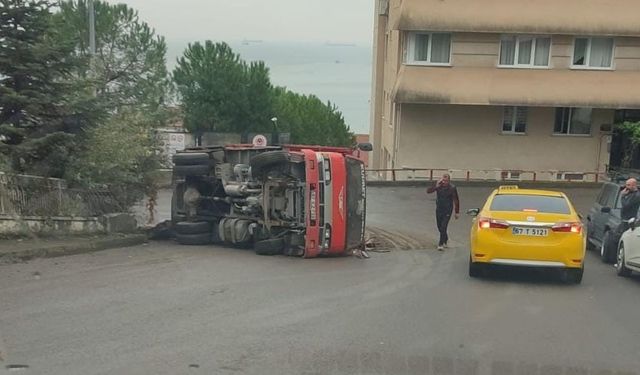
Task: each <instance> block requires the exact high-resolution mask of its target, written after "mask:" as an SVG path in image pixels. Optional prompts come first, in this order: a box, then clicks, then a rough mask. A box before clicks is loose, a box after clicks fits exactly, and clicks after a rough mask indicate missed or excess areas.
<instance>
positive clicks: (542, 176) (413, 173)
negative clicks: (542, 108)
mask: <svg viewBox="0 0 640 375" xmlns="http://www.w3.org/2000/svg"><path fill="white" fill-rule="evenodd" d="M444 174H449V175H450V176H451V179H452V180H458V181H504V182H509V181H512V182H538V181H548V182H601V181H608V180H609V176H608V174H607V173H606V172H576V171H560V170H546V171H541V170H538V171H532V170H516V169H510V170H505V169H446V168H393V169H368V170H367V179H368V180H369V181H384V180H386V181H412V180H421V181H435V180H437V179H439V178H440V177H442V175H444Z"/></svg>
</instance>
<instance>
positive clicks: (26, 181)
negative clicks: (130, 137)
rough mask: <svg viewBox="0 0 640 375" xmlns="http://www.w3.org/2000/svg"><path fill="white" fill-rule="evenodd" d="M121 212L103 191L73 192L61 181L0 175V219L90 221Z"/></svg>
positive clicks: (120, 206) (117, 203) (112, 196)
mask: <svg viewBox="0 0 640 375" xmlns="http://www.w3.org/2000/svg"><path fill="white" fill-rule="evenodd" d="M124 211H126V207H125V205H123V204H122V203H121V202H120V201H119V200H118V199H117V197H116V194H114V193H113V192H112V191H110V190H109V189H107V188H104V189H74V188H69V187H68V186H67V183H66V181H65V180H60V179H55V178H44V177H38V176H27V175H9V174H5V173H2V172H0V215H10V216H48V217H51V216H76V217H80V216H81V217H92V216H100V215H104V214H109V213H116V212H124Z"/></svg>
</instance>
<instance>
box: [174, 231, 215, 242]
mask: <svg viewBox="0 0 640 375" xmlns="http://www.w3.org/2000/svg"><path fill="white" fill-rule="evenodd" d="M176 241H178V243H179V244H181V245H208V244H210V243H211V233H198V234H176Z"/></svg>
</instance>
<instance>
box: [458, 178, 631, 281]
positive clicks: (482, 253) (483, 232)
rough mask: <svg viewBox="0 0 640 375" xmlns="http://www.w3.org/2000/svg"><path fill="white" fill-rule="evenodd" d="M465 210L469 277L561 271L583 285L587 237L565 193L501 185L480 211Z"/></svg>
mask: <svg viewBox="0 0 640 375" xmlns="http://www.w3.org/2000/svg"><path fill="white" fill-rule="evenodd" d="M467 212H468V213H469V214H470V215H472V216H475V219H474V221H473V225H472V226H471V241H470V242H471V254H470V257H469V276H471V277H478V276H481V274H482V273H483V272H482V270H483V269H484V268H485V267H487V266H489V265H497V266H520V267H536V268H554V269H559V270H562V271H563V274H564V276H565V279H566V280H567V281H569V282H573V283H580V282H581V281H582V275H583V272H584V255H585V254H584V253H585V246H586V238H585V234H584V231H583V230H582V222H581V220H580V217H579V215H578V213H577V212H576V210H575V209H574V207H573V205H572V204H571V202H570V201H569V199H568V198H567V196H566V195H565V194H563V193H559V192H554V191H545V190H533V189H519V188H518V187H516V186H503V187H500V188H499V189H497V190H495V191H494V192H493V193H492V194H491V195H490V196H489V198H488V199H487V202H486V203H485V205H484V207H483V208H482V209H472V210H469V211H467ZM639 233H640V232H639Z"/></svg>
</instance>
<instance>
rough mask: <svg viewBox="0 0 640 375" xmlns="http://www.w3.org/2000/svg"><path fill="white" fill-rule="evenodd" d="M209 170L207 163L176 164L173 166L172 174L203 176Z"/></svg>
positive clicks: (177, 175)
mask: <svg viewBox="0 0 640 375" xmlns="http://www.w3.org/2000/svg"><path fill="white" fill-rule="evenodd" d="M210 171H211V167H210V166H209V164H206V165H205V164H200V165H176V166H175V167H173V175H174V176H175V177H186V176H205V175H208V174H209V172H210Z"/></svg>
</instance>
